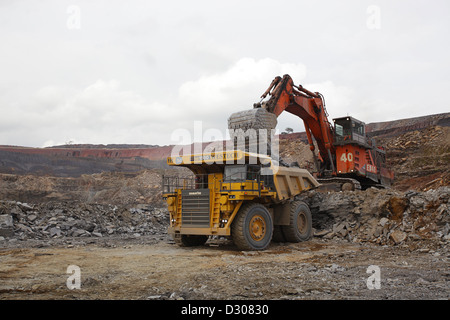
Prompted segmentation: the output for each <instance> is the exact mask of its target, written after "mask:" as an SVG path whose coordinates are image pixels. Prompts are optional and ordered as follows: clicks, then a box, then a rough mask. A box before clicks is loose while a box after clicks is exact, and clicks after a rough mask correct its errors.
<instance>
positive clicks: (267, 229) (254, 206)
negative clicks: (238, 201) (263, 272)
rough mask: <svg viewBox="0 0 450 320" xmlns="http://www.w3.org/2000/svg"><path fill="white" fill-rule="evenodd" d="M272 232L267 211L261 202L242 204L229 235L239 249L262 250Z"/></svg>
mask: <svg viewBox="0 0 450 320" xmlns="http://www.w3.org/2000/svg"><path fill="white" fill-rule="evenodd" d="M272 234H273V221H272V217H271V215H270V213H269V211H268V210H267V209H266V207H264V206H263V205H261V204H258V203H248V204H244V205H243V206H242V207H241V208H240V209H239V212H238V213H237V215H236V218H235V219H234V221H233V224H232V226H231V236H232V239H233V242H234V244H235V245H236V246H237V247H238V249H239V250H264V249H266V248H267V247H268V246H269V244H270V241H271V240H272Z"/></svg>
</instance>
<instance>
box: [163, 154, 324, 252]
mask: <svg viewBox="0 0 450 320" xmlns="http://www.w3.org/2000/svg"><path fill="white" fill-rule="evenodd" d="M167 163H168V165H170V166H182V167H186V168H189V169H190V170H191V171H192V172H193V175H192V177H188V178H182V177H179V176H176V177H174V176H164V177H163V181H162V188H163V197H164V199H165V200H166V201H167V205H168V210H169V213H170V226H169V228H168V233H169V234H171V235H172V236H173V238H174V240H175V242H176V243H178V244H179V245H181V246H196V245H202V244H204V243H205V242H206V241H207V240H208V237H209V236H214V235H216V236H230V237H231V238H232V240H233V242H234V243H235V245H236V246H237V247H238V248H239V249H240V250H264V249H266V248H267V246H268V245H269V243H270V241H271V240H272V239H273V240H274V241H289V242H299V241H305V240H308V239H309V238H310V237H311V233H312V218H311V212H310V210H309V208H308V206H307V205H306V204H305V203H304V202H301V201H296V200H295V199H294V197H295V196H296V195H298V194H300V193H301V192H302V191H305V190H308V189H311V188H315V187H318V186H319V183H318V182H317V181H316V180H315V179H314V177H313V176H312V175H311V174H310V173H309V172H308V171H307V170H304V169H300V168H298V167H282V166H276V165H275V164H274V162H273V161H272V159H271V158H270V157H268V156H263V155H258V154H252V153H248V152H244V151H225V152H216V153H207V154H198V155H185V156H177V157H168V158H167Z"/></svg>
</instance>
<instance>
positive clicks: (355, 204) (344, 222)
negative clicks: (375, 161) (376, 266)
mask: <svg viewBox="0 0 450 320" xmlns="http://www.w3.org/2000/svg"><path fill="white" fill-rule="evenodd" d="M449 197H450V187H448V186H445V187H440V188H438V189H436V190H429V191H426V192H415V191H414V192H411V191H409V192H405V193H402V192H399V191H394V190H379V189H374V188H370V189H368V190H365V191H356V192H350V191H349V192H335V193H321V192H318V191H310V192H307V193H305V194H302V195H300V196H298V197H297V198H298V199H299V200H302V201H305V202H306V203H307V204H308V205H309V207H310V209H311V212H312V214H313V227H314V228H315V229H316V233H315V235H316V236H320V237H325V238H333V237H337V238H342V239H347V240H349V241H352V242H373V243H378V244H381V245H386V244H387V245H398V244H402V243H406V242H410V241H415V240H426V239H432V240H439V241H444V242H448V241H449V240H450V234H449V231H450V215H449Z"/></svg>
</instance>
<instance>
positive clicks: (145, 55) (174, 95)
mask: <svg viewBox="0 0 450 320" xmlns="http://www.w3.org/2000/svg"><path fill="white" fill-rule="evenodd" d="M449 16H450V2H449V1H447V0H442V1H433V0H431V1H430V0H427V1H425V0H424V1H412V0H407V1H377V0H371V1H363V0H354V1H346V0H343V1H331V0H330V1H325V0H323V1H300V0H295V1H282V0H278V1H273V0H272V1H262V0H259V1H243V0H241V1H231V0H227V1H212V0H207V1H194V0H190V1H148V0H146V1H144V0H142V1H138V0H128V1H111V0H105V1H77V0H71V1H64V0H54V1H50V0H48V1H44V0H42V1H25V0H0V111H1V113H0V144H7V145H21V146H31V147H42V146H49V145H57V144H64V143H68V142H69V141H71V142H72V143H95V144H108V143H143V144H160V145H164V144H174V143H177V141H175V140H176V139H175V138H176V137H175V135H174V134H173V133H174V132H177V131H176V130H177V129H185V130H188V131H189V132H192V135H193V134H194V122H195V121H202V123H201V124H202V130H203V132H205V131H207V129H210V128H217V129H219V130H221V131H222V132H223V133H224V134H225V129H226V127H227V118H228V117H229V115H230V114H231V113H233V112H235V111H240V110H245V109H249V108H252V105H253V103H254V102H258V101H259V97H260V95H261V94H262V93H263V92H264V91H265V90H266V88H267V87H268V86H269V84H270V82H271V81H272V79H273V78H274V77H275V76H278V75H280V76H282V75H284V74H290V75H291V76H292V78H293V80H294V83H296V84H302V85H303V86H304V87H306V88H308V89H309V90H311V91H319V92H321V93H322V94H323V95H324V96H325V99H326V105H327V110H328V113H329V115H330V119H331V118H334V117H340V116H345V115H352V116H354V117H356V118H358V119H360V120H362V121H364V122H366V123H370V122H378V121H388V120H395V119H401V118H409V117H415V116H422V115H428V114H436V113H442V112H448V111H449V110H450V108H449V106H450V95H449V94H448V91H449V88H450V79H449V74H450V73H449V71H450V59H449V57H450V50H449V49H450V48H449V46H450V45H449V43H450V41H449V39H450V32H449V31H450V18H449ZM278 120H279V122H278V127H277V128H278V129H279V130H280V131H283V130H284V129H285V128H286V127H292V128H293V129H294V130H295V131H303V124H302V121H301V119H299V118H296V117H295V116H293V115H291V114H289V113H285V114H282V115H280V117H279V119H278ZM205 138H206V140H207V139H208V138H209V137H205Z"/></svg>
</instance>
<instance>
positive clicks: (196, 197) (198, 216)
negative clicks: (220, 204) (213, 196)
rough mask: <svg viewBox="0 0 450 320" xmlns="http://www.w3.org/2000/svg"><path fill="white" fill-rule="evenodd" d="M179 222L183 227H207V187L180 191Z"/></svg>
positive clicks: (208, 224)
mask: <svg viewBox="0 0 450 320" xmlns="http://www.w3.org/2000/svg"><path fill="white" fill-rule="evenodd" d="M181 224H182V226H183V227H192V228H194V227H200V228H205V227H207V228H209V226H210V223H209V189H191V190H182V191H181Z"/></svg>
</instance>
